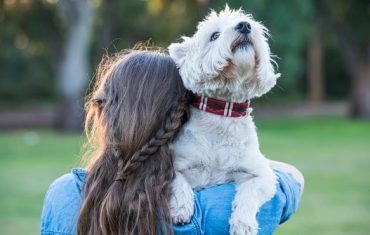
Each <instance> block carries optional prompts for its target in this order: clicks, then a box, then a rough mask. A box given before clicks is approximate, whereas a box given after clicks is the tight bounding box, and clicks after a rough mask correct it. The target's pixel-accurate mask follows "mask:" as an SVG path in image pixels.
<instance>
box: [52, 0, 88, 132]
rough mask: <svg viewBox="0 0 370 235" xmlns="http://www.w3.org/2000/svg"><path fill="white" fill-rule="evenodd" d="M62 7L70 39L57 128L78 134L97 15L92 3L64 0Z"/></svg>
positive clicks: (61, 80)
mask: <svg viewBox="0 0 370 235" xmlns="http://www.w3.org/2000/svg"><path fill="white" fill-rule="evenodd" d="M58 4H59V5H58V6H59V10H60V13H61V16H62V18H63V19H64V21H65V23H66V25H67V36H66V43H65V46H64V51H63V53H64V54H63V58H62V60H61V63H60V67H59V73H58V83H57V90H58V96H59V99H60V104H59V105H60V106H59V114H58V117H59V120H57V121H58V123H57V126H58V127H59V128H60V129H62V130H63V131H78V130H81V128H82V120H83V91H84V89H85V87H86V84H87V81H88V80H89V66H88V64H89V62H88V51H89V46H90V43H89V39H90V34H91V31H92V22H93V16H94V14H93V9H92V8H91V6H90V4H89V1H88V0H78V1H72V0H63V1H59V3H58Z"/></svg>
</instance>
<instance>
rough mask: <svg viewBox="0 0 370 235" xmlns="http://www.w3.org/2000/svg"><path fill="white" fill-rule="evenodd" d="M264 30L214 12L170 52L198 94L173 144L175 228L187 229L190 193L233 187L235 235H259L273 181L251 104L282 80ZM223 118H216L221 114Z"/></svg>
mask: <svg viewBox="0 0 370 235" xmlns="http://www.w3.org/2000/svg"><path fill="white" fill-rule="evenodd" d="M267 34H268V33H267V29H266V28H265V27H264V26H263V25H262V24H261V23H259V22H256V21H255V20H253V18H252V16H251V15H247V14H245V13H244V12H243V11H242V10H236V11H235V10H231V9H229V7H228V6H226V8H225V9H224V10H223V11H221V12H220V13H219V14H217V13H216V12H211V13H210V15H208V16H207V17H206V19H205V20H204V21H203V22H200V23H199V25H198V27H197V32H196V33H195V34H194V35H193V36H192V37H190V38H189V37H183V42H181V43H173V44H171V45H170V46H169V53H170V56H171V57H172V58H173V60H174V61H175V63H176V64H177V66H178V67H179V71H180V75H181V77H182V79H183V82H184V85H185V87H186V88H187V89H189V90H191V91H192V92H193V93H194V94H196V95H198V98H197V100H196V101H195V104H193V106H195V107H191V117H190V120H189V121H188V122H187V123H186V124H185V125H184V127H183V128H182V130H181V133H180V135H179V137H178V139H177V140H176V141H175V142H174V144H173V151H174V154H175V170H176V178H175V180H174V182H173V185H172V188H173V197H172V198H171V200H170V206H171V213H172V217H173V221H174V223H186V222H189V221H190V219H191V216H192V214H193V210H194V209H193V208H194V202H193V200H194V199H193V196H194V195H193V191H192V188H195V189H201V188H204V187H207V186H210V185H214V184H222V183H225V182H231V181H232V182H235V184H236V187H237V193H236V196H235V199H234V201H233V212H232V215H231V218H230V220H229V222H230V234H256V233H257V232H258V224H257V220H256V214H257V212H258V210H259V208H260V206H261V205H262V204H263V203H265V202H266V201H268V200H269V199H271V198H272V197H273V195H274V194H275V190H276V188H275V187H276V186H275V181H276V176H275V174H274V172H273V171H272V169H271V168H270V167H269V162H268V160H267V159H266V158H265V157H264V156H263V155H262V153H261V152H260V150H259V144H258V139H257V133H256V129H255V125H254V123H253V120H252V117H251V116H250V115H249V114H250V111H251V109H249V108H248V102H246V101H248V100H249V99H251V98H253V97H259V96H261V95H263V94H265V93H266V92H268V91H269V90H270V89H271V88H272V87H273V86H274V85H275V83H276V79H277V78H278V77H279V76H280V74H276V73H275V71H274V67H273V65H272V63H273V60H272V59H271V55H270V48H269V46H268V44H267V38H266V35H267ZM217 114H219V115H217Z"/></svg>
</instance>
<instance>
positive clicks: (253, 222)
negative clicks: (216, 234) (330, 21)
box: [229, 167, 276, 235]
mask: <svg viewBox="0 0 370 235" xmlns="http://www.w3.org/2000/svg"><path fill="white" fill-rule="evenodd" d="M253 176H254V177H252V178H251V179H248V180H244V181H238V180H236V181H235V183H236V187H237V188H236V189H237V193H236V195H235V199H234V201H233V212H232V215H231V217H230V221H229V222H230V234H232V235H242V234H243V235H255V234H257V232H258V223H257V219H256V215H257V212H258V210H259V208H260V207H261V206H262V205H263V204H264V203H265V202H267V201H268V200H270V199H271V198H272V197H273V195H274V194H275V192H276V185H275V182H276V176H275V174H274V172H273V171H272V170H271V169H270V168H269V167H264V170H262V171H260V172H256V173H253Z"/></svg>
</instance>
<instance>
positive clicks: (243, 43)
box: [231, 34, 252, 53]
mask: <svg viewBox="0 0 370 235" xmlns="http://www.w3.org/2000/svg"><path fill="white" fill-rule="evenodd" d="M250 45H252V41H251V40H250V39H249V37H248V36H247V35H244V34H239V35H238V36H237V37H236V38H235V40H234V41H233V42H232V43H231V51H232V52H233V53H235V51H237V50H239V49H246V48H247V47H249V46H250Z"/></svg>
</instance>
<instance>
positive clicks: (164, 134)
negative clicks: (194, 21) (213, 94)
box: [78, 51, 188, 235]
mask: <svg viewBox="0 0 370 235" xmlns="http://www.w3.org/2000/svg"><path fill="white" fill-rule="evenodd" d="M187 100H188V95H187V93H186V91H185V88H184V87H183V85H182V82H181V78H180V76H179V74H178V71H177V68H176V66H175V64H174V62H173V61H172V60H171V59H170V57H169V56H167V55H164V54H161V53H158V52H149V51H132V52H130V53H127V54H124V55H119V56H116V57H115V58H114V59H105V60H103V62H102V63H101V64H100V66H99V68H98V78H97V82H96V85H95V89H94V90H93V92H92V94H91V97H90V99H89V100H88V101H87V105H86V108H87V115H86V125H85V129H86V133H87V137H88V140H89V143H90V145H91V147H92V148H93V149H94V152H93V153H94V155H95V156H94V157H93V158H91V160H90V162H89V165H88V175H87V180H86V185H85V198H84V201H83V205H82V208H81V211H80V215H79V220H78V234H84V235H85V234H104V235H105V234H117V235H118V234H119V235H121V234H124V235H127V234H144V235H145V234H156V233H158V231H159V230H160V229H162V230H163V229H164V230H165V232H168V233H171V231H170V230H168V231H166V230H167V229H166V228H168V226H167V224H170V223H171V220H170V214H169V206H168V203H167V199H168V198H169V195H170V183H171V181H172V179H173V178H174V169H173V160H172V155H171V151H170V148H169V144H170V143H171V141H172V140H173V139H174V138H175V136H176V134H177V133H178V131H179V129H180V127H181V125H182V124H183V123H184V122H185V121H186V120H187V114H188V108H187V107H188V106H187Z"/></svg>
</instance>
